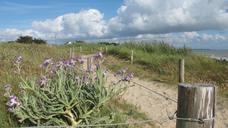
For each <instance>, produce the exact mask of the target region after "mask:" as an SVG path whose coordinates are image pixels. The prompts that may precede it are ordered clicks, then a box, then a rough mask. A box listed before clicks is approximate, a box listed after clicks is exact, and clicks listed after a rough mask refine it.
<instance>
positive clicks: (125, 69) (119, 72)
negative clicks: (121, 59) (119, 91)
mask: <svg viewBox="0 0 228 128" xmlns="http://www.w3.org/2000/svg"><path fill="white" fill-rule="evenodd" d="M126 72H127V68H122V69H120V70H118V71H117V72H116V73H115V74H114V75H115V76H117V75H119V76H123V75H124V74H125V73H126Z"/></svg>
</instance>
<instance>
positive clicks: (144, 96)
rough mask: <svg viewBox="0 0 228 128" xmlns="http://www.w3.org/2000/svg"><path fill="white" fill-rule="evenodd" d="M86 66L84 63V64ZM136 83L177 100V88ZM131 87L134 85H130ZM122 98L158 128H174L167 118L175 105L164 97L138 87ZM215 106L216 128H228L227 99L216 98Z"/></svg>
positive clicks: (153, 83)
mask: <svg viewBox="0 0 228 128" xmlns="http://www.w3.org/2000/svg"><path fill="white" fill-rule="evenodd" d="M85 64H86V63H85ZM85 67H86V66H85ZM116 81H117V78H116V77H114V75H113V74H112V73H109V75H108V83H110V82H111V83H112V82H114V83H115V82H116ZM133 81H134V82H136V83H140V84H142V85H144V86H146V87H147V88H150V89H152V90H155V91H157V92H159V93H163V94H165V95H167V96H168V97H170V98H172V99H176V98H177V86H175V87H174V86H169V85H167V84H164V83H159V82H154V81H146V80H140V79H138V78H134V80H133ZM130 84H131V85H134V84H132V83H130ZM122 98H123V99H124V100H126V101H127V102H128V103H130V104H133V105H135V106H137V108H138V109H139V110H140V111H142V112H144V113H146V115H147V116H148V117H149V118H150V119H152V120H154V124H155V125H156V126H157V127H158V128H175V122H176V121H175V120H169V118H168V116H171V115H173V113H174V112H175V111H176V108H177V104H176V103H175V102H173V101H170V100H166V99H165V98H164V97H161V96H158V95H156V94H154V93H151V92H150V91H149V90H146V89H144V88H142V87H140V86H137V85H135V86H132V87H129V88H128V89H127V90H126V92H125V93H124V95H122ZM217 99H218V100H217V102H218V103H217V104H216V128H228V99H222V98H217Z"/></svg>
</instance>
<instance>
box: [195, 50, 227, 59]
mask: <svg viewBox="0 0 228 128" xmlns="http://www.w3.org/2000/svg"><path fill="white" fill-rule="evenodd" d="M192 51H193V53H195V54H199V55H204V56H207V57H209V58H212V59H216V60H219V61H228V49H192Z"/></svg>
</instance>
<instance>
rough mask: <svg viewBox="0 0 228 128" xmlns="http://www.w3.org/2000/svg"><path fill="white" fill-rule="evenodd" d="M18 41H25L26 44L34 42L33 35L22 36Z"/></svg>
mask: <svg viewBox="0 0 228 128" xmlns="http://www.w3.org/2000/svg"><path fill="white" fill-rule="evenodd" d="M16 42H18V43H25V44H31V43H33V37H31V36H20V37H19V38H18V39H17V40H16Z"/></svg>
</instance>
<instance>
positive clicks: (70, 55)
mask: <svg viewBox="0 0 228 128" xmlns="http://www.w3.org/2000/svg"><path fill="white" fill-rule="evenodd" d="M71 57H72V51H71V48H70V58H71Z"/></svg>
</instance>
